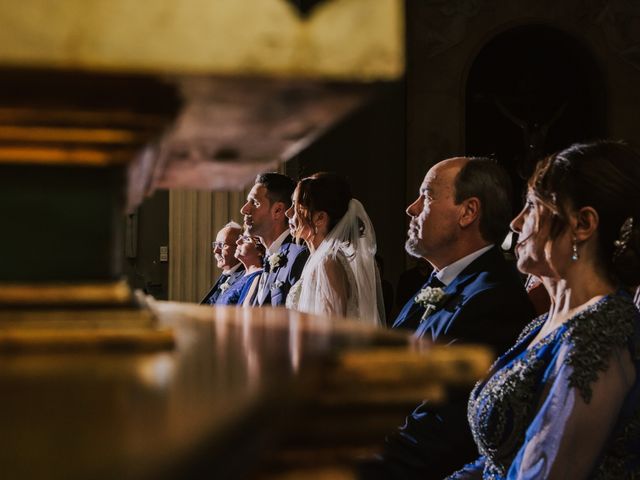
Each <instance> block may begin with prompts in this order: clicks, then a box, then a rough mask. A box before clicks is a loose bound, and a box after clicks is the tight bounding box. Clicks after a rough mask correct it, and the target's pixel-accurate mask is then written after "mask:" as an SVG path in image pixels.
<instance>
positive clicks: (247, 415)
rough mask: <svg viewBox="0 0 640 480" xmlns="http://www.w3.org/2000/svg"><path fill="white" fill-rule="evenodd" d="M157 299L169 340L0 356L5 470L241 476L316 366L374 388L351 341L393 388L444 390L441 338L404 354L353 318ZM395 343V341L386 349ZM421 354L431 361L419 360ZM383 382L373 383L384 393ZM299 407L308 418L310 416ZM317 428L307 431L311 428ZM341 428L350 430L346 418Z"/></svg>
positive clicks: (402, 343)
mask: <svg viewBox="0 0 640 480" xmlns="http://www.w3.org/2000/svg"><path fill="white" fill-rule="evenodd" d="M155 309H156V311H157V312H158V314H159V316H160V319H161V324H162V325H164V326H172V327H173V328H175V330H176V339H177V346H176V349H175V350H174V351H170V352H160V353H127V352H123V353H120V354H117V353H111V354H106V355H105V354H102V355H101V354H94V353H90V352H84V353H79V352H75V353H64V352H61V353H55V354H54V353H50V354H40V355H20V354H13V355H11V354H3V356H2V369H0V424H1V425H2V435H0V463H1V464H2V474H3V477H6V478H29V479H34V480H38V479H44V478H46V479H49V480H57V479H64V480H74V479H86V478H91V479H98V480H99V479H103V478H104V479H113V478H118V479H149V478H153V479H158V478H176V479H182V478H242V477H243V474H245V473H247V470H248V469H249V468H251V467H255V466H256V462H257V460H258V455H259V454H261V453H263V452H264V451H265V450H268V449H270V448H272V447H273V442H274V439H276V438H277V432H278V431H280V430H281V429H282V428H283V426H285V425H287V424H289V425H295V424H296V423H297V418H298V417H297V416H295V412H296V409H295V408H294V406H295V405H296V404H298V402H299V401H300V399H302V398H313V397H315V396H316V395H317V394H318V392H319V391H320V390H319V389H320V388H322V386H323V383H322V378H324V377H325V376H326V375H327V374H330V372H332V371H333V372H336V369H338V370H337V372H336V373H339V372H340V369H342V368H346V373H345V374H344V375H342V376H337V377H336V379H337V381H336V382H333V385H334V386H333V390H332V392H329V393H332V394H335V393H339V392H338V391H337V390H338V389H340V388H342V387H341V386H340V385H342V386H343V387H344V386H345V383H344V382H343V380H345V379H346V382H347V384H348V391H350V392H356V391H357V390H358V384H360V385H361V386H362V388H366V389H370V388H371V387H372V386H375V385H374V384H375V383H376V382H375V375H373V376H371V375H364V374H363V373H362V372H363V371H362V370H361V369H362V368H365V369H366V364H367V362H366V361H364V362H361V361H360V360H358V359H355V358H354V357H353V356H349V354H348V352H349V351H350V350H352V349H357V350H358V352H360V353H357V354H355V355H359V356H360V359H361V360H366V357H363V356H362V355H363V354H364V352H365V350H367V349H371V348H375V347H380V346H384V348H385V352H386V353H385V354H384V357H381V359H380V360H381V361H384V363H386V364H387V365H386V367H385V370H386V371H389V370H390V369H392V368H393V366H392V364H393V363H394V362H395V363H396V364H397V368H396V372H397V378H396V379H395V380H396V383H395V385H403V384H404V385H405V386H406V384H407V383H409V382H411V383H413V382H414V381H415V380H416V379H418V380H419V381H418V382H417V383H415V384H414V386H415V387H416V394H417V395H421V394H422V393H423V392H425V391H429V390H430V389H429V388H428V386H429V385H432V386H433V387H438V386H439V387H440V389H443V388H444V389H445V390H446V386H447V384H448V383H449V381H450V379H453V378H454V376H450V377H449V376H448V377H447V378H443V377H442V375H440V374H438V373H437V371H436V369H440V367H441V366H442V364H443V360H442V356H441V355H439V352H441V347H433V346H430V347H429V348H427V349H425V350H421V351H418V352H414V353H410V351H409V350H408V349H407V346H408V338H407V337H405V336H404V335H401V334H398V333H397V332H390V331H385V330H378V329H375V328H373V327H367V326H365V325H362V324H361V323H357V322H353V323H351V322H348V321H345V320H337V321H334V320H332V319H328V318H321V317H313V316H308V315H303V314H298V313H296V312H290V311H286V310H284V309H275V308H261V309H240V308H233V307H218V308H212V307H208V306H202V307H201V306H188V305H184V304H176V303H167V302H160V303H158V304H156V306H155ZM392 347H394V348H396V349H398V350H397V353H396V354H394V355H393V356H389V354H388V352H389V349H390V348H392ZM403 350H404V351H405V352H407V353H408V354H409V363H411V364H415V366H414V367H413V368H414V369H415V371H416V372H417V371H418V370H419V371H420V372H421V373H420V375H417V376H415V377H411V380H406V379H405V378H404V377H403V372H404V371H405V368H406V366H407V362H403V361H402V353H401V352H402V351H403ZM446 352H447V353H446V355H447V356H448V359H447V360H446V361H445V362H446V363H448V364H453V365H457V366H460V365H461V364H467V363H469V362H471V363H472V364H474V365H475V367H470V368H467V369H462V370H463V371H464V372H474V371H477V370H478V369H482V368H484V367H485V366H486V364H487V362H488V361H489V360H488V355H487V354H486V352H485V351H484V350H481V349H480V350H476V355H474V356H471V357H470V356H469V355H468V350H466V352H467V353H464V354H461V355H459V356H456V352H457V347H456V346H452V347H446ZM345 355H346V356H345ZM419 355H422V359H421V358H420V357H419ZM431 357H433V359H434V360H433V362H428V361H426V362H423V361H422V360H427V359H429V358H431ZM372 358H374V359H375V358H377V357H376V356H375V355H374V356H373V357H372ZM340 359H342V360H340ZM421 364H422V366H420V365H421ZM328 365H336V367H334V368H333V369H331V368H329V369H328V368H327V366H328ZM378 365H379V363H378V362H374V363H373V365H372V367H373V368H374V369H375V368H378V367H377V366H378ZM354 366H356V369H355V370H354V368H353V367H354ZM412 370H413V369H412ZM450 371H451V370H450ZM357 372H358V373H357ZM365 373H366V371H365ZM349 376H350V378H349ZM363 377H364V378H363ZM341 379H342V380H341ZM362 380H363V381H362ZM391 380H393V379H383V383H382V384H381V385H382V386H385V388H386V389H389V390H391V391H393V389H394V387H393V385H394V384H393V383H389V382H390V381H391ZM302 413H304V412H302ZM328 413H329V411H326V412H323V413H322V415H323V417H322V418H325V419H326V423H325V426H323V428H324V427H326V429H325V430H324V431H331V430H332V429H334V428H337V427H339V426H340V423H336V420H338V421H339V420H340V417H339V416H338V417H335V416H334V417H332V416H330V415H328ZM365 414H366V411H365ZM305 417H306V420H307V421H310V422H312V421H313V417H314V416H313V415H306V416H305ZM360 420H366V418H361V419H360ZM393 426H394V424H389V425H386V426H384V428H392V427H393ZM380 427H383V426H382V425H380ZM323 428H319V429H318V430H317V431H315V432H308V433H309V434H318V435H320V436H321V435H322V430H323ZM265 432H270V435H269V436H268V437H265ZM342 432H343V434H344V435H347V433H346V431H345V429H344V425H343V427H342ZM267 438H268V442H265V439H267ZM334 440H335V439H334ZM380 440H382V438H380Z"/></svg>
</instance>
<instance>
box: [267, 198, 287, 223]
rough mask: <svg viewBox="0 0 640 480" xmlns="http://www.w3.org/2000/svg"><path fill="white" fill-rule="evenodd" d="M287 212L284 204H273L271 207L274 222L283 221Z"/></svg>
mask: <svg viewBox="0 0 640 480" xmlns="http://www.w3.org/2000/svg"><path fill="white" fill-rule="evenodd" d="M286 211H287V206H286V205H285V204H284V202H273V205H271V216H272V217H273V219H274V220H281V219H283V218H284V217H285V214H284V212H286Z"/></svg>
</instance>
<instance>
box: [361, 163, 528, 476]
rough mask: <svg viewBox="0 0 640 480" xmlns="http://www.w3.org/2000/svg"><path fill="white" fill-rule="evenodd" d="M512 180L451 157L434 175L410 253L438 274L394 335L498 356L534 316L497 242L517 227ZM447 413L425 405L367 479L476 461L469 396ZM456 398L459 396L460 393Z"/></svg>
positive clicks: (414, 208) (367, 471)
mask: <svg viewBox="0 0 640 480" xmlns="http://www.w3.org/2000/svg"><path fill="white" fill-rule="evenodd" d="M509 193H510V183H509V178H508V176H507V174H506V172H504V170H503V169H502V168H500V167H499V166H498V165H497V163H495V162H494V161H493V160H491V159H486V158H463V157H458V158H451V159H448V160H444V161H442V162H440V163H438V164H436V165H435V166H433V167H432V168H431V169H430V170H429V171H428V172H427V175H426V176H425V178H424V181H423V182H422V185H421V187H420V193H419V196H418V198H417V199H416V200H415V201H414V202H413V203H412V204H411V205H409V207H408V208H407V214H408V215H409V216H410V217H411V222H410V226H409V232H408V239H407V242H406V249H407V252H409V253H410V254H411V255H414V256H416V257H423V258H425V259H426V260H427V261H429V263H431V264H432V265H433V267H434V272H433V274H432V275H431V277H430V279H429V280H428V281H427V283H426V284H425V285H424V286H423V288H422V289H421V290H420V291H418V292H416V295H415V297H414V298H412V299H410V300H409V301H408V302H407V304H406V305H405V306H404V308H403V309H402V311H401V312H400V314H399V315H398V317H397V318H396V321H395V322H394V325H393V326H394V328H407V329H410V330H411V331H414V332H415V336H417V337H427V338H430V339H434V340H435V339H437V338H447V339H448V340H450V341H460V342H476V343H484V344H487V345H490V346H491V347H493V348H494V350H495V352H496V353H498V354H500V353H503V351H504V350H505V349H506V348H508V347H509V346H511V345H512V344H513V343H515V340H516V338H517V336H518V334H519V332H520V331H521V330H522V328H523V327H524V325H526V323H527V322H528V321H530V320H531V319H532V318H533V316H534V310H533V306H532V305H531V302H530V301H529V299H528V297H527V294H526V292H525V290H524V287H523V282H522V281H521V279H520V277H519V275H518V273H517V271H516V270H515V267H514V266H513V265H511V264H509V263H507V262H506V260H505V259H504V257H503V255H502V252H501V251H500V247H499V243H500V242H501V241H502V239H503V238H504V236H505V234H506V233H507V231H508V226H509V221H510V219H511V214H512V212H511V203H510V200H509V198H510V195H509ZM452 393H453V395H451V396H450V398H449V400H448V402H447V404H446V405H445V406H442V407H439V408H433V407H431V405H428V404H427V403H426V402H424V403H423V404H422V405H420V406H418V407H417V408H416V409H415V410H414V411H413V412H412V413H411V415H409V416H408V417H407V418H406V420H405V424H404V425H403V426H402V427H400V428H398V429H397V431H395V432H394V433H393V434H391V435H389V436H388V437H387V439H386V445H385V448H384V450H383V452H382V453H381V454H380V456H379V457H377V458H376V459H371V460H370V461H368V462H364V463H363V464H362V465H361V471H360V478H362V479H396V478H397V479H414V478H415V479H418V478H420V479H430V478H443V477H444V476H446V475H447V474H451V473H453V472H454V471H455V470H456V469H458V468H461V467H462V466H463V465H464V464H465V463H467V462H468V461H471V460H473V459H474V458H475V457H476V456H477V450H476V448H475V445H474V444H473V441H472V439H471V433H470V431H469V426H468V424H467V420H466V418H467V417H466V404H467V399H468V393H469V392H468V391H465V392H452ZM456 393H457V394H456Z"/></svg>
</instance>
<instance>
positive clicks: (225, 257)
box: [200, 222, 244, 305]
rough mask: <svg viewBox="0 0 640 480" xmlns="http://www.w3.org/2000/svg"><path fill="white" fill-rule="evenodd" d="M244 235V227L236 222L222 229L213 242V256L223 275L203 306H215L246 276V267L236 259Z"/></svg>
mask: <svg viewBox="0 0 640 480" xmlns="http://www.w3.org/2000/svg"><path fill="white" fill-rule="evenodd" d="M241 233H242V227H241V226H240V225H239V224H238V223H236V222H229V223H227V224H226V225H225V226H224V227H222V228H221V229H220V231H219V232H218V234H217V235H216V240H215V242H213V245H212V246H213V255H214V258H215V260H216V265H217V267H218V268H220V269H222V275H220V277H219V278H218V280H217V281H216V283H214V284H213V287H211V289H210V290H209V291H208V292H207V294H206V295H205V296H204V298H203V299H202V301H201V302H200V303H201V304H203V305H215V304H216V302H217V301H218V298H219V297H220V295H221V294H222V292H223V291H224V290H225V289H227V288H228V287H230V286H231V285H233V284H234V283H235V282H236V281H237V280H239V279H240V278H242V276H243V275H244V265H242V263H240V260H238V259H237V258H236V257H235V253H236V247H237V245H236V242H237V241H238V237H240V234H241Z"/></svg>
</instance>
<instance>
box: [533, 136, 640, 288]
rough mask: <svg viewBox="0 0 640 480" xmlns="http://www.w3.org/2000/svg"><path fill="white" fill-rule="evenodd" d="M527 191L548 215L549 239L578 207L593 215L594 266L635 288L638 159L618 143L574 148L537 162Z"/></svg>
mask: <svg viewBox="0 0 640 480" xmlns="http://www.w3.org/2000/svg"><path fill="white" fill-rule="evenodd" d="M529 188H531V189H532V191H533V192H534V194H535V195H536V196H537V197H538V198H539V199H540V200H541V201H542V203H543V204H544V205H545V206H547V208H549V209H550V210H551V212H552V213H553V214H554V215H553V217H552V224H551V237H552V238H556V237H557V236H558V235H559V234H560V233H561V232H562V231H563V229H564V228H565V226H566V224H567V218H568V214H569V213H570V212H571V211H575V210H579V209H580V208H583V207H592V208H593V209H595V210H596V211H597V212H598V218H599V223H598V230H597V231H598V245H597V258H596V262H597V264H598V266H599V267H600V268H601V269H602V271H603V272H604V273H605V274H606V275H607V276H609V278H610V279H611V280H613V281H614V282H616V283H621V284H622V285H625V286H629V287H631V286H636V285H638V284H639V283H640V156H639V155H638V154H637V153H636V152H635V151H634V150H633V149H631V148H630V147H629V146H627V145H625V144H624V143H620V142H613V141H598V142H594V143H587V144H574V145H572V146H570V147H569V148H567V149H565V150H562V151H560V152H558V153H555V154H553V155H551V156H549V157H547V158H545V159H543V160H541V161H540V162H538V165H537V166H536V169H535V171H534V173H533V175H532V177H531V179H530V180H529Z"/></svg>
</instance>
